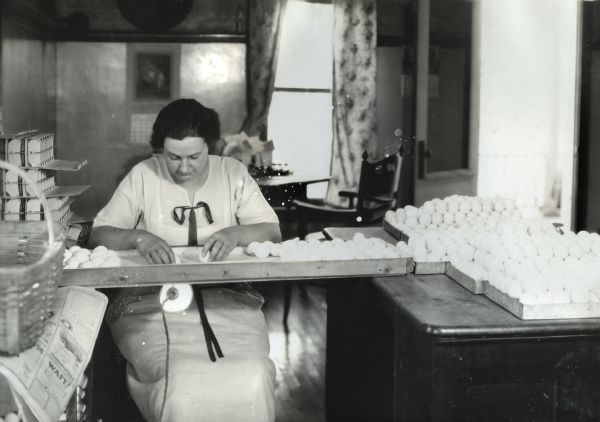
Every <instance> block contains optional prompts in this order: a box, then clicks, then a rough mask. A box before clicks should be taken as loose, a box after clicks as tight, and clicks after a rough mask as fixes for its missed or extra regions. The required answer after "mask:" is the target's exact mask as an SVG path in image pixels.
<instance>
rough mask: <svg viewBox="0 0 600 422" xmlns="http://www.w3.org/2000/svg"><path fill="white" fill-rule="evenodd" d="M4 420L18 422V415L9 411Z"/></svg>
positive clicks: (5, 421)
mask: <svg viewBox="0 0 600 422" xmlns="http://www.w3.org/2000/svg"><path fill="white" fill-rule="evenodd" d="M4 422H19V417H18V416H17V414H16V413H14V412H10V413H7V414H6V416H4Z"/></svg>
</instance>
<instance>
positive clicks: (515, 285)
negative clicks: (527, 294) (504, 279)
mask: <svg viewBox="0 0 600 422" xmlns="http://www.w3.org/2000/svg"><path fill="white" fill-rule="evenodd" d="M507 287H508V288H507V290H506V294H508V295H509V296H510V297H512V298H514V299H518V298H519V297H521V295H522V294H523V290H522V289H521V283H519V281H517V280H511V281H510V282H509V283H508V286H507Z"/></svg>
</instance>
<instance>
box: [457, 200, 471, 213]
mask: <svg viewBox="0 0 600 422" xmlns="http://www.w3.org/2000/svg"><path fill="white" fill-rule="evenodd" d="M471 204H472V202H471V201H470V200H464V201H462V202H461V203H460V206H459V208H458V209H459V211H460V212H462V213H464V214H467V213H468V212H471Z"/></svg>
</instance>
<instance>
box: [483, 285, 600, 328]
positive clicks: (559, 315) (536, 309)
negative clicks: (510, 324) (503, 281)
mask: <svg viewBox="0 0 600 422" xmlns="http://www.w3.org/2000/svg"><path fill="white" fill-rule="evenodd" d="M485 295H486V296H487V297H488V298H490V299H491V300H492V301H494V302H495V303H497V304H498V305H500V306H502V307H503V308H504V309H506V310H507V311H509V312H510V313H511V314H513V315H515V316H516V317H519V318H520V319H523V320H529V319H574V318H598V317H600V303H597V302H587V303H548V304H536V305H532V304H523V303H521V302H520V301H519V299H515V298H512V297H510V296H508V295H507V294H506V293H503V292H501V291H500V290H498V289H497V288H495V287H494V286H492V285H491V284H489V283H487V282H486V283H485Z"/></svg>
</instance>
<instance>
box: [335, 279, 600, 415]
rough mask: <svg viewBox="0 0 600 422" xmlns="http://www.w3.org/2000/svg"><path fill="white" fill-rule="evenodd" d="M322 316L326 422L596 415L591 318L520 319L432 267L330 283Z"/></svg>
mask: <svg viewBox="0 0 600 422" xmlns="http://www.w3.org/2000/svg"><path fill="white" fill-rule="evenodd" d="M328 318H329V320H328V333H329V335H328V343H327V362H328V368H327V377H326V382H327V415H328V419H327V420H328V421H329V422H333V421H359V420H360V421H371V420H373V421H374V420H381V421H383V420H393V421H407V422H408V421H411V422H412V421H534V420H535V421H588V420H589V421H591V420H600V319H571V320H543V321H532V320H530V321H523V320H520V319H518V318H517V317H515V316H513V315H512V314H510V313H509V312H507V311H505V310H504V309H502V308H500V307H499V306H497V305H496V304H495V303H493V302H492V301H490V300H489V299H487V298H486V297H484V296H482V295H473V294H471V293H470V292H468V291H467V290H465V289H464V288H462V287H461V286H459V285H457V284H456V283H455V282H454V281H452V280H451V279H450V278H448V277H447V276H446V275H443V274H439V275H427V276H415V275H410V274H409V275H408V276H405V277H391V278H386V279H383V278H373V279H363V280H361V281H357V282H356V283H355V284H354V285H353V286H349V285H348V284H345V285H344V287H343V288H339V287H336V286H333V285H331V286H329V290H328ZM350 327H351V328H350Z"/></svg>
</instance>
